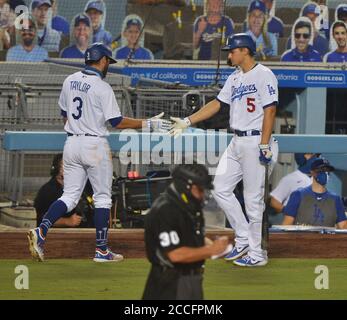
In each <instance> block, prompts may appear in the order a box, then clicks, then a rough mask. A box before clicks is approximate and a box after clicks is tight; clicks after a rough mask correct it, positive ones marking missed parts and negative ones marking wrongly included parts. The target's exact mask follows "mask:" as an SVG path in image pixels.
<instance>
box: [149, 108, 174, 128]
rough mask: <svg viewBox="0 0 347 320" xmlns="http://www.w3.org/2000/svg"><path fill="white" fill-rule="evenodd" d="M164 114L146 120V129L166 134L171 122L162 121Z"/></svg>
mask: <svg viewBox="0 0 347 320" xmlns="http://www.w3.org/2000/svg"><path fill="white" fill-rule="evenodd" d="M163 116H164V112H162V113H160V114H158V115H156V116H154V117H152V118H150V119H148V120H147V125H148V128H150V129H151V130H153V131H158V132H168V131H169V130H170V129H171V126H172V122H171V121H169V120H165V119H162V117H163Z"/></svg>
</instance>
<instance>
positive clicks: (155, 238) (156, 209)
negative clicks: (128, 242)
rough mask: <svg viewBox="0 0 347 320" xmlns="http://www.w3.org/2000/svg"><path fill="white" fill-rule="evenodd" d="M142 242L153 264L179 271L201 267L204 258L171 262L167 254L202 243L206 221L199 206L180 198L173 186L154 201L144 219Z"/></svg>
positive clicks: (203, 243) (199, 245) (203, 242)
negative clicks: (184, 262) (195, 260)
mask: <svg viewBox="0 0 347 320" xmlns="http://www.w3.org/2000/svg"><path fill="white" fill-rule="evenodd" d="M145 242H146V252H147V257H148V259H149V261H150V262H151V263H152V265H153V266H162V267H169V268H170V265H171V268H175V269H176V270H177V269H178V270H180V271H187V270H191V269H197V268H201V267H202V266H203V264H204V262H205V261H204V260H202V261H199V262H194V263H187V264H182V263H181V264H179V263H176V264H172V263H171V262H170V261H169V259H168V257H167V253H168V252H170V251H172V250H174V249H177V248H180V247H191V248H198V247H202V246H204V245H205V221H204V217H203V213H202V211H201V207H200V206H197V205H196V203H193V202H192V201H189V199H187V198H186V197H185V196H183V197H182V195H181V194H179V193H178V192H177V191H176V189H175V188H174V187H173V185H171V186H169V188H168V189H167V191H166V192H165V193H163V194H162V195H161V196H160V197H159V198H158V199H157V200H156V201H155V202H154V204H153V206H152V208H151V210H150V211H149V213H148V214H147V215H146V218H145Z"/></svg>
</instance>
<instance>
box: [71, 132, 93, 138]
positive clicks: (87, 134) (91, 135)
mask: <svg viewBox="0 0 347 320" xmlns="http://www.w3.org/2000/svg"><path fill="white" fill-rule="evenodd" d="M67 135H68V137H72V136H77V137H80V136H85V137H98V136H96V135H94V134H89V133H82V134H73V133H70V132H68V133H67Z"/></svg>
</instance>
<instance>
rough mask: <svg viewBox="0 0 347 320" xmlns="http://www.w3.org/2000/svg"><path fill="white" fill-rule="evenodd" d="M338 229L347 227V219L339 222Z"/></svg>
mask: <svg viewBox="0 0 347 320" xmlns="http://www.w3.org/2000/svg"><path fill="white" fill-rule="evenodd" d="M337 228H338V229H347V221H341V222H339V223H338V224H337Z"/></svg>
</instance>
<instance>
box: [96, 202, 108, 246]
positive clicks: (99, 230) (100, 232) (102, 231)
mask: <svg viewBox="0 0 347 320" xmlns="http://www.w3.org/2000/svg"><path fill="white" fill-rule="evenodd" d="M109 219H110V209H106V208H95V210H94V222H95V229H96V248H97V249H100V250H102V251H106V250H107V232H108V224H109Z"/></svg>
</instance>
